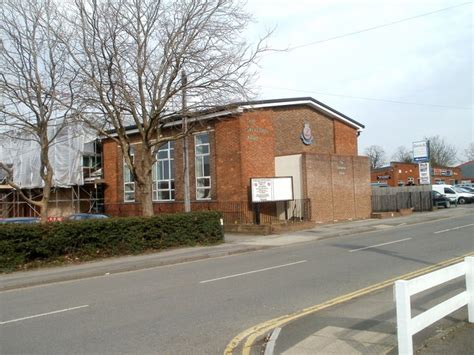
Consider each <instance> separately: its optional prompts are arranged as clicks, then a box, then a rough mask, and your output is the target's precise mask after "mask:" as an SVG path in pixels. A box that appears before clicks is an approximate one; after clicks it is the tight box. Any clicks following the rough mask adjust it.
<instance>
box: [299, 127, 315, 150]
mask: <svg viewBox="0 0 474 355" xmlns="http://www.w3.org/2000/svg"><path fill="white" fill-rule="evenodd" d="M300 138H301V140H302V141H303V143H304V144H306V145H310V144H312V143H313V132H311V127H310V126H309V123H305V124H304V127H303V131H302V132H301V136H300Z"/></svg>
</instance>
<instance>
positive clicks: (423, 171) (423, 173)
mask: <svg viewBox="0 0 474 355" xmlns="http://www.w3.org/2000/svg"><path fill="white" fill-rule="evenodd" d="M418 168H419V169H420V185H429V184H431V174H430V163H419V164H418Z"/></svg>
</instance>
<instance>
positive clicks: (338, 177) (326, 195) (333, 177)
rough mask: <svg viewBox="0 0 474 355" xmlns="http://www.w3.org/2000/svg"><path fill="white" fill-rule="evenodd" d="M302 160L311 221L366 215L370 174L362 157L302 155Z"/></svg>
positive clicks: (365, 159) (363, 216)
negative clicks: (303, 161)
mask: <svg viewBox="0 0 474 355" xmlns="http://www.w3.org/2000/svg"><path fill="white" fill-rule="evenodd" d="M304 160H305V166H306V178H305V181H306V191H307V197H308V198H309V199H311V212H312V220H314V221H316V222H332V221H340V220H347V219H355V218H368V217H369V216H370V213H371V200H370V199H371V191H370V173H369V162H368V159H367V158H366V157H354V156H343V155H326V154H324V155H323V154H305V155H304Z"/></svg>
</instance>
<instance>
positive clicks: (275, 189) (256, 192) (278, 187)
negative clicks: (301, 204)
mask: <svg viewBox="0 0 474 355" xmlns="http://www.w3.org/2000/svg"><path fill="white" fill-rule="evenodd" d="M250 186H251V189H252V202H274V201H291V200H293V199H294V197H293V177H292V176H281V177H280V176H279V177H267V178H251V179H250Z"/></svg>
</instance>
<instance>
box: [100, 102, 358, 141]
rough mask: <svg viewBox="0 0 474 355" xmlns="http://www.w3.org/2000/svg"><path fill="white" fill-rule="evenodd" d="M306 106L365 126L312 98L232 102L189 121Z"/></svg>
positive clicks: (176, 121)
mask: <svg viewBox="0 0 474 355" xmlns="http://www.w3.org/2000/svg"><path fill="white" fill-rule="evenodd" d="M301 105H304V106H308V107H311V108H313V109H315V110H317V111H319V112H322V113H324V114H327V115H329V116H330V117H332V118H334V119H337V120H339V121H342V122H344V123H346V124H348V125H350V126H352V127H354V128H356V129H357V130H358V131H362V130H363V129H364V128H365V126H364V125H363V124H362V123H360V122H357V121H356V120H354V119H352V118H350V117H348V116H346V115H345V114H343V113H341V112H339V111H337V110H335V109H333V108H332V107H329V106H328V105H326V104H323V103H322V102H320V101H318V100H316V99H314V98H312V97H293V98H282V99H271V100H256V101H242V102H234V103H230V104H228V105H222V106H216V107H213V108H210V109H207V110H203V111H199V112H195V113H193V115H192V116H193V117H192V118H191V119H189V120H190V121H202V120H208V119H212V118H218V117H223V116H229V115H236V114H240V113H242V112H244V111H246V110H256V109H262V108H276V107H290V106H301ZM181 124H182V122H181V116H179V115H176V118H175V119H173V120H172V121H171V122H169V123H168V124H166V125H165V126H177V125H181ZM136 129H137V126H136V125H131V126H127V127H126V128H125V130H126V131H135V130H136ZM114 131H115V130H113V129H112V130H110V131H108V133H113V132H114Z"/></svg>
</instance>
